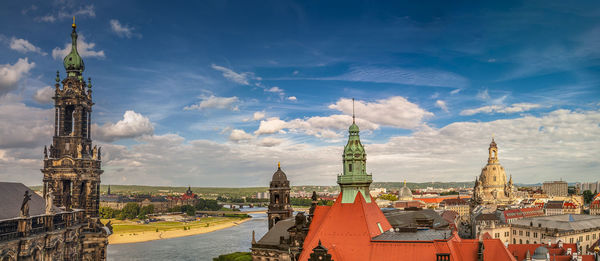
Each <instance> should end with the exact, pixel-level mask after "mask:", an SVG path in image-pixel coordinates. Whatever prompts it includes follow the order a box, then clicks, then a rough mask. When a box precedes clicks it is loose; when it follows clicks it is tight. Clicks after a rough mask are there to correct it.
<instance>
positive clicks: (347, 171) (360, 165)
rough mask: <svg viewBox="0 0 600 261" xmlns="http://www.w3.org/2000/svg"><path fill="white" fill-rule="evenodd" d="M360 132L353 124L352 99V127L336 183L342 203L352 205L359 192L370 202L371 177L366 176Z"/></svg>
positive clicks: (365, 159) (354, 123)
mask: <svg viewBox="0 0 600 261" xmlns="http://www.w3.org/2000/svg"><path fill="white" fill-rule="evenodd" d="M359 132H360V130H359V128H358V125H356V122H355V116H354V99H352V125H350V128H348V134H349V135H348V143H347V144H346V146H345V147H344V154H343V155H342V159H343V163H344V173H343V174H342V175H339V176H338V180H337V183H338V184H339V185H340V188H341V189H342V203H353V202H354V199H355V198H356V194H358V192H360V193H361V194H362V195H363V197H364V198H365V201H366V202H371V196H370V194H369V186H370V185H371V182H373V177H372V176H371V175H368V174H367V153H366V152H365V148H364V147H363V145H362V143H361V142H360V136H359V135H358V133H359Z"/></svg>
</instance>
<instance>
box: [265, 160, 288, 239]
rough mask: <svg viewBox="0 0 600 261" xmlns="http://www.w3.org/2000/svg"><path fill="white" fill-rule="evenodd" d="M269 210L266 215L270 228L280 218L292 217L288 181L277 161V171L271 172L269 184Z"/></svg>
mask: <svg viewBox="0 0 600 261" xmlns="http://www.w3.org/2000/svg"><path fill="white" fill-rule="evenodd" d="M269 197H270V202H269V210H268V211H267V216H268V220H269V229H271V228H272V227H273V226H274V225H275V224H276V223H277V222H279V221H280V220H284V219H288V218H290V217H292V214H293V212H294V210H293V209H292V206H291V205H290V181H288V179H287V177H286V175H285V173H283V171H282V170H281V164H279V163H277V171H275V173H273V178H272V179H271V184H270V185H269Z"/></svg>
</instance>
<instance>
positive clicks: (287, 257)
mask: <svg viewBox="0 0 600 261" xmlns="http://www.w3.org/2000/svg"><path fill="white" fill-rule="evenodd" d="M269 192H270V203H269V209H268V211H267V219H268V222H267V223H268V227H269V230H268V231H267V233H266V234H265V235H264V236H263V237H262V238H261V239H259V240H258V241H256V239H255V235H254V232H252V247H251V251H252V260H281V261H291V260H295V257H296V256H297V255H298V254H299V253H300V251H301V246H302V243H303V242H304V238H305V237H306V234H307V233H308V226H309V223H310V220H311V219H310V217H311V215H312V211H314V208H315V206H316V204H317V202H318V199H317V193H316V192H313V196H312V207H311V212H310V214H309V216H305V214H304V212H298V214H296V216H295V217H294V216H292V213H293V211H294V210H293V209H292V207H291V205H290V200H289V199H290V182H289V181H288V179H287V176H286V175H285V173H284V172H283V170H281V164H277V171H275V173H274V174H273V177H272V179H271V183H270V189H269Z"/></svg>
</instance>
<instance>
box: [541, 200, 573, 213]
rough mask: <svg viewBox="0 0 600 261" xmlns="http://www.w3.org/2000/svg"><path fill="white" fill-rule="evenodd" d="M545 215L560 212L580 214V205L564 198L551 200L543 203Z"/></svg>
mask: <svg viewBox="0 0 600 261" xmlns="http://www.w3.org/2000/svg"><path fill="white" fill-rule="evenodd" d="M544 212H545V214H546V216H552V215H562V214H581V207H580V206H578V205H576V204H575V203H573V202H569V201H564V200H552V201H548V202H547V203H546V204H544Z"/></svg>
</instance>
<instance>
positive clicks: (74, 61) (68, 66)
mask: <svg viewBox="0 0 600 261" xmlns="http://www.w3.org/2000/svg"><path fill="white" fill-rule="evenodd" d="M75 28H76V26H75V24H73V32H72V33H71V52H70V53H69V54H67V56H65V59H64V60H63V64H64V66H65V70H67V73H68V74H69V75H70V76H74V75H75V74H81V73H82V72H83V70H85V65H84V64H83V59H81V56H79V53H78V52H77V31H75Z"/></svg>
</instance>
